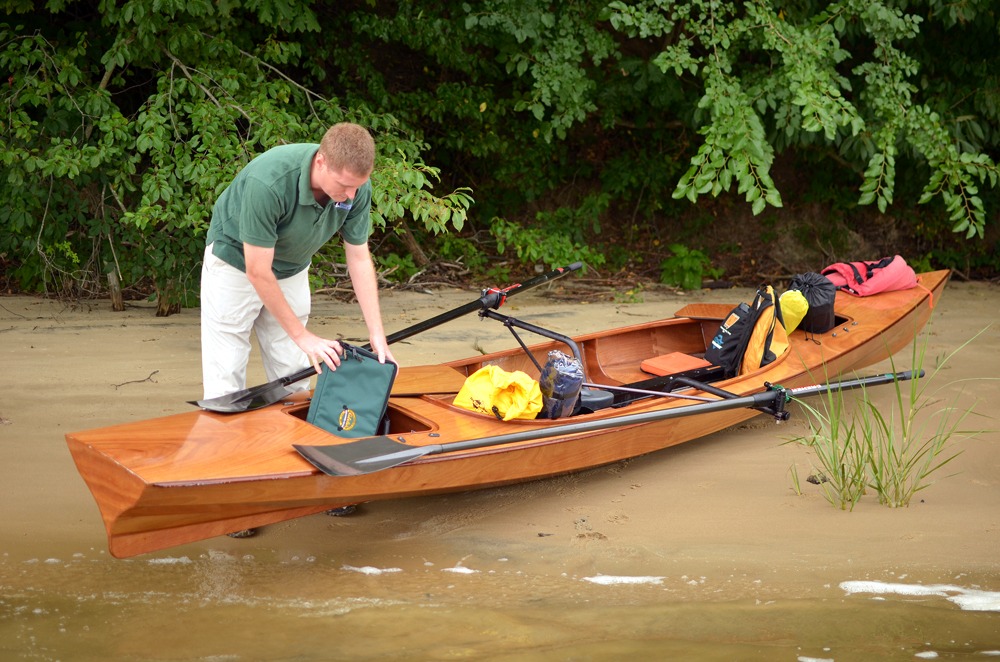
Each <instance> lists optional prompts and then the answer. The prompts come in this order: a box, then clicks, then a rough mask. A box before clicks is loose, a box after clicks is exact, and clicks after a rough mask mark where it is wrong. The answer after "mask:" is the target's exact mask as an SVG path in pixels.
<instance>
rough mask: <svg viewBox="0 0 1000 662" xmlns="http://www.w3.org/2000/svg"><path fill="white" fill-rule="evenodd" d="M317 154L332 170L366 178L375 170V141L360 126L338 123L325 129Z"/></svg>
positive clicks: (366, 130)
mask: <svg viewBox="0 0 1000 662" xmlns="http://www.w3.org/2000/svg"><path fill="white" fill-rule="evenodd" d="M319 152H320V154H322V155H323V159H324V160H325V161H326V163H327V165H328V166H329V167H330V168H333V169H334V170H348V171H349V172H351V174H354V175H358V176H359V177H367V176H369V175H370V174H372V170H374V169H375V140H374V139H373V138H372V135H371V134H370V133H368V129H366V128H365V127H363V126H361V125H360V124H353V123H351V122H340V123H338V124H334V125H333V126H331V127H330V128H329V129H327V131H326V134H324V135H323V140H321V141H320V143H319Z"/></svg>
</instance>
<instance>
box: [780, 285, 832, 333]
mask: <svg viewBox="0 0 1000 662" xmlns="http://www.w3.org/2000/svg"><path fill="white" fill-rule="evenodd" d="M788 289H789V290H799V291H800V292H802V296H804V297H805V298H806V302H807V303H808V304H809V310H808V311H807V312H806V314H805V317H803V318H802V321H801V322H799V326H798V328H800V329H802V330H803V331H805V332H807V333H826V332H827V331H829V330H830V329H832V328H833V327H834V326H836V324H837V319H836V316H835V315H834V312H833V302H834V301H835V300H836V299H837V286H836V285H834V284H833V283H832V282H831V281H830V279H829V278H827V277H826V276H824V275H822V274H818V273H815V272H809V273H805V274H799V275H797V276H795V277H794V278H792V282H791V284H790V285H789V286H788Z"/></svg>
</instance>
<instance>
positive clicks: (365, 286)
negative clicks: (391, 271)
mask: <svg viewBox="0 0 1000 662" xmlns="http://www.w3.org/2000/svg"><path fill="white" fill-rule="evenodd" d="M344 255H345V256H346V257H347V272H348V273H349V274H350V275H351V286H352V287H353V288H354V294H355V295H356V296H357V297H358V305H359V306H360V307H361V314H362V315H364V318H365V325H366V326H367V327H368V342H369V343H371V346H372V351H374V352H375V353H376V354H378V360H379V362H380V363H385V361H386V359H388V360H390V361H392V362H393V363H396V359H395V358H394V357H393V356H392V352H391V351H389V343H388V342H387V341H386V339H385V329H384V328H383V327H382V311H381V309H380V307H379V302H378V278H376V276H375V265H374V264H372V256H371V252H370V251H369V250H368V244H360V245H355V244H349V243H347V242H344Z"/></svg>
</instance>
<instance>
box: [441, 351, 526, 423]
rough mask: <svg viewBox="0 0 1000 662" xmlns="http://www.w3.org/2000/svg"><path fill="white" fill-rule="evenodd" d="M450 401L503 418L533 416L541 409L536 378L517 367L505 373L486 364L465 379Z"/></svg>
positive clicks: (505, 419)
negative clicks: (453, 398) (453, 399)
mask: <svg viewBox="0 0 1000 662" xmlns="http://www.w3.org/2000/svg"><path fill="white" fill-rule="evenodd" d="M454 404H455V406H457V407H462V408H463V409H468V410H470V411H478V412H481V413H483V414H489V415H490V416H496V417H497V418H499V419H500V420H504V421H509V420H512V419H515V418H535V416H536V415H537V414H538V412H540V411H541V410H542V391H541V389H540V388H539V386H538V382H537V381H535V380H534V379H532V378H531V377H529V376H528V375H526V374H525V373H523V372H521V371H520V370H515V371H514V372H507V371H506V370H503V369H502V368H498V367H497V366H495V365H488V366H484V367H482V368H480V369H479V370H477V371H475V372H474V373H472V374H471V375H469V376H468V377H467V378H466V380H465V384H463V385H462V390H460V391H459V392H458V395H457V396H455V401H454Z"/></svg>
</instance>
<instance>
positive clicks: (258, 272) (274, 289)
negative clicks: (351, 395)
mask: <svg viewBox="0 0 1000 662" xmlns="http://www.w3.org/2000/svg"><path fill="white" fill-rule="evenodd" d="M366 250H367V247H366ZM243 257H244V260H245V261H246V267H247V279H249V281H250V284H251V285H253V287H254V289H255V290H256V291H257V295H258V296H260V300H261V301H262V302H263V303H264V307H265V308H267V310H268V312H270V313H271V314H272V315H273V316H274V318H275V319H276V320H278V323H279V324H280V325H281V328H283V329H284V330H285V333H287V334H288V336H289V337H290V338H291V339H292V340H293V341H294V342H295V344H296V345H298V346H299V348H300V349H301V350H302V351H303V352H305V354H306V356H307V357H309V362H310V363H312V365H313V367H314V368H315V369H316V372H317V373H318V372H319V364H320V362H324V363H326V364H327V365H328V366H330V368H331V369H332V370H336V369H337V366H338V365H340V352H341V347H340V343H338V342H337V341H336V340H327V339H325V338H320V337H319V336H317V335H316V334H315V333H312V332H311V331H308V330H307V329H306V327H305V326H304V325H303V324H302V322H301V321H299V318H298V316H297V315H296V314H295V312H294V311H293V310H292V307H291V306H289V305H288V301H286V300H285V295H284V293H283V292H282V291H281V287H280V286H279V285H278V279H277V278H276V277H275V276H274V272H273V271H271V264H272V262H273V261H274V249H273V248H262V247H260V246H252V245H250V244H246V243H244V244H243ZM376 305H377V304H376ZM365 319H367V315H366V318H365Z"/></svg>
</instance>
